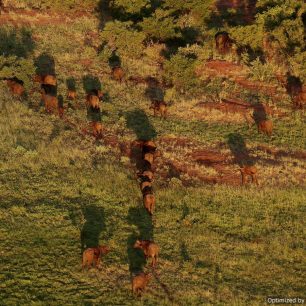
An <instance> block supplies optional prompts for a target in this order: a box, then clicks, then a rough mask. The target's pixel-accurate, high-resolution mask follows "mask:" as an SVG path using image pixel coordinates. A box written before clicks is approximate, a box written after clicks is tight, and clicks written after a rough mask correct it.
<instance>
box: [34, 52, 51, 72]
mask: <svg viewBox="0 0 306 306" xmlns="http://www.w3.org/2000/svg"><path fill="white" fill-rule="evenodd" d="M34 65H35V68H36V70H35V72H36V74H37V75H47V74H49V75H53V76H55V75H56V73H55V60H54V57H53V56H52V55H50V54H48V53H45V52H44V53H42V54H41V55H39V56H38V57H37V58H36V59H35V60H34Z"/></svg>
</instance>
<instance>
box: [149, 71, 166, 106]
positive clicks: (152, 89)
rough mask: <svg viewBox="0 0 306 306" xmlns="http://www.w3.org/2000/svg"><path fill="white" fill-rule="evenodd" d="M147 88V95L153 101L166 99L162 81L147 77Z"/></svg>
mask: <svg viewBox="0 0 306 306" xmlns="http://www.w3.org/2000/svg"><path fill="white" fill-rule="evenodd" d="M146 83H147V88H146V90H145V95H146V97H147V98H148V99H149V100H150V101H151V102H155V101H164V97H165V93H164V90H163V88H162V86H161V84H160V82H159V81H158V80H157V79H156V78H153V77H148V78H146Z"/></svg>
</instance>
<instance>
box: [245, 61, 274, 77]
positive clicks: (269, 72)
mask: <svg viewBox="0 0 306 306" xmlns="http://www.w3.org/2000/svg"><path fill="white" fill-rule="evenodd" d="M250 66H251V69H250V73H251V77H252V78H253V79H254V80H258V81H266V82H270V81H272V80H273V79H274V78H275V76H274V71H275V67H274V65H273V64H272V63H265V64H263V63H262V62H261V61H260V59H259V58H256V60H255V61H252V62H251V63H250Z"/></svg>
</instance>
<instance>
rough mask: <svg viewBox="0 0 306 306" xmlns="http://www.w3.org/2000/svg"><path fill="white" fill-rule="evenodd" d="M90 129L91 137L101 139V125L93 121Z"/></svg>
mask: <svg viewBox="0 0 306 306" xmlns="http://www.w3.org/2000/svg"><path fill="white" fill-rule="evenodd" d="M91 127H92V132H93V136H94V137H96V138H97V139H101V138H102V132H103V126H102V123H101V122H99V121H93V122H91Z"/></svg>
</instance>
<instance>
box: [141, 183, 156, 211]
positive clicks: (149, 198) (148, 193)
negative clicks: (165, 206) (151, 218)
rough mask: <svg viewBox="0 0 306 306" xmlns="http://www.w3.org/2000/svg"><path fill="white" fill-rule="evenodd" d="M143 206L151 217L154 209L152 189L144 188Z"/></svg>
mask: <svg viewBox="0 0 306 306" xmlns="http://www.w3.org/2000/svg"><path fill="white" fill-rule="evenodd" d="M142 192H143V204H144V207H145V209H146V210H147V211H148V213H149V214H150V215H153V212H154V209H155V196H154V194H153V192H152V188H150V187H145V188H144V189H143V190H142Z"/></svg>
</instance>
